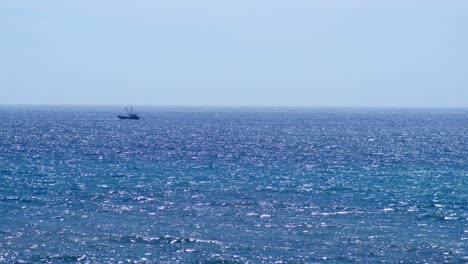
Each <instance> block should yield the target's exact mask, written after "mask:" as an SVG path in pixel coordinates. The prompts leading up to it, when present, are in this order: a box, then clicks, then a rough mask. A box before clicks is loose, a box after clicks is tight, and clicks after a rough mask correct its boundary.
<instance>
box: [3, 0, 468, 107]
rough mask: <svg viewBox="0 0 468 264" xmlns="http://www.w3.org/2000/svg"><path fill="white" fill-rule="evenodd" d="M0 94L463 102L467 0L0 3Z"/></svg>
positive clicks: (191, 100)
mask: <svg viewBox="0 0 468 264" xmlns="http://www.w3.org/2000/svg"><path fill="white" fill-rule="evenodd" d="M0 55H1V56H0V93H1V95H0V104H116V105H120V104H122V105H129V104H133V105H207V106H210V105H215V106H354V107H378V106H382V107H468V1H465V0H458V1H457V0H447V1H442V0H440V1H431V0H419V1H416V0H388V1H385V0H341V1H338V0H283V1H275V0H269V1H266V0H236V1H219V0H201V1H189V0H165V1H157V0H140V1H123V0H100V1H95V0H80V1H58V0H41V1H33V0H29V1H24V0H4V1H2V3H1V5H0Z"/></svg>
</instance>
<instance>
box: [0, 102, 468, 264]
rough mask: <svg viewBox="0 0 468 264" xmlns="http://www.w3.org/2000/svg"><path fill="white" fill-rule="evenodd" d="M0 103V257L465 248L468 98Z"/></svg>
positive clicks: (434, 252)
mask: <svg viewBox="0 0 468 264" xmlns="http://www.w3.org/2000/svg"><path fill="white" fill-rule="evenodd" d="M137 110H138V113H139V114H140V116H141V117H142V119H141V120H139V121H134V120H118V119H117V117H116V115H117V114H122V111H121V109H119V108H116V107H66V106H55V107H52V106H48V107H47V106H0V120H1V125H0V263H76V262H80V263H118V262H124V263H130V262H131V263H275V262H276V263H466V262H468V250H467V244H468V187H467V183H468V158H467V157H468V110H466V109H458V110H457V109H446V110H443V109H432V110H431V109H419V110H392V109H365V110H359V109H332V108H330V109H261V108H258V109H248V108H241V109H222V108H149V107H145V108H139V109H137Z"/></svg>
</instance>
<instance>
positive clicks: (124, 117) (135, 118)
mask: <svg viewBox="0 0 468 264" xmlns="http://www.w3.org/2000/svg"><path fill="white" fill-rule="evenodd" d="M117 117H118V118H119V119H131V120H139V119H140V118H139V117H135V116H121V115H118V116H117Z"/></svg>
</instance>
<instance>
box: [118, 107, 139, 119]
mask: <svg viewBox="0 0 468 264" xmlns="http://www.w3.org/2000/svg"><path fill="white" fill-rule="evenodd" d="M125 110H126V111H127V114H128V115H126V116H122V115H118V116H117V117H118V118H119V119H133V120H139V119H140V117H139V116H138V115H137V114H136V113H133V107H130V111H128V109H127V107H125Z"/></svg>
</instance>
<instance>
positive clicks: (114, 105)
mask: <svg viewBox="0 0 468 264" xmlns="http://www.w3.org/2000/svg"><path fill="white" fill-rule="evenodd" d="M0 106H32V107H34V106H74V107H125V106H133V107H155V108H218V109H219V108H256V109H258V108H266V109H272V108H276V109H463V110H465V109H466V110H468V106H330V105H328V106H327V105H320V106H319V105H316V106H313V105H196V104H193V105H188V104H180V105H177V104H157V105H156V104H82V103H72V104H57V103H45V104H44V103H0Z"/></svg>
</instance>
